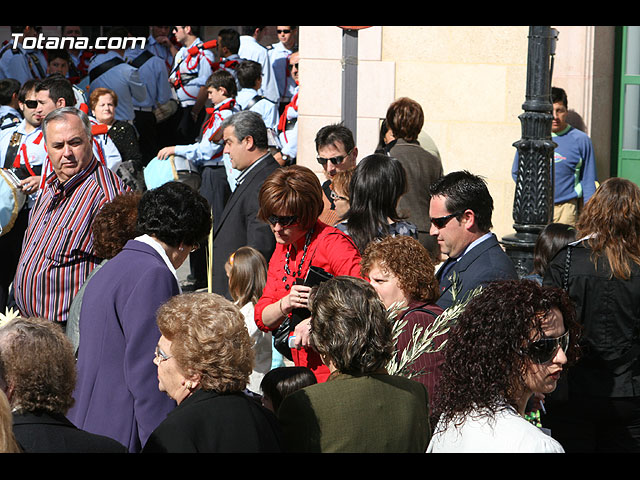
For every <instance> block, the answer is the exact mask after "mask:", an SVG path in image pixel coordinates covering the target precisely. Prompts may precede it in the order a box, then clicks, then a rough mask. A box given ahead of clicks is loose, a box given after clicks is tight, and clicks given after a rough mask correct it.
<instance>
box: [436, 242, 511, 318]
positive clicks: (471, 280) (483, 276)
mask: <svg viewBox="0 0 640 480" xmlns="http://www.w3.org/2000/svg"><path fill="white" fill-rule="evenodd" d="M452 261H454V262H455V260H451V259H449V260H447V261H446V262H445V263H444V264H443V265H442V267H440V269H439V270H438V273H436V278H437V279H438V282H440V291H441V292H442V293H441V295H440V298H439V299H438V301H437V302H436V304H437V305H439V306H440V307H442V308H443V309H446V308H448V307H450V306H451V304H452V303H453V298H452V295H451V290H452V289H451V287H452V283H451V280H452V277H453V272H456V273H457V276H458V282H459V286H458V297H457V298H458V300H462V299H463V298H464V297H465V296H466V295H467V294H468V293H469V292H470V291H471V290H473V289H475V288H476V287H478V286H479V285H483V284H486V283H489V282H492V281H494V280H516V279H517V278H518V273H517V272H516V269H515V266H514V265H513V262H512V261H511V259H510V258H509V257H508V256H507V254H506V253H505V252H504V250H502V247H501V246H500V244H499V243H498V239H497V238H496V236H495V235H494V234H491V237H490V238H488V239H487V240H485V241H483V242H481V243H480V244H478V245H476V246H475V247H474V248H472V249H471V250H469V251H468V252H467V253H466V254H465V255H464V256H463V257H462V258H461V259H460V260H459V261H458V262H456V263H455V264H454V266H453V267H452V268H451V269H450V270H449V271H448V272H447V273H446V275H445V276H444V278H442V274H443V272H444V271H445V270H446V269H447V266H448V264H449V263H450V262H452Z"/></svg>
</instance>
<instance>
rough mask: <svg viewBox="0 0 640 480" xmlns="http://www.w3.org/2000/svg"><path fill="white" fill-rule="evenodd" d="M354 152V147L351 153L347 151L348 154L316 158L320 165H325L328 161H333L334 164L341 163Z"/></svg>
mask: <svg viewBox="0 0 640 480" xmlns="http://www.w3.org/2000/svg"><path fill="white" fill-rule="evenodd" d="M352 152H353V149H352V150H351V151H350V152H349V153H347V154H346V155H339V156H337V157H331V158H323V157H316V158H317V160H318V163H319V164H320V165H323V166H324V165H326V164H327V162H331V163H333V164H334V165H340V164H341V163H342V162H343V161H344V159H345V158H347V157H348V156H349V155H351V153H352Z"/></svg>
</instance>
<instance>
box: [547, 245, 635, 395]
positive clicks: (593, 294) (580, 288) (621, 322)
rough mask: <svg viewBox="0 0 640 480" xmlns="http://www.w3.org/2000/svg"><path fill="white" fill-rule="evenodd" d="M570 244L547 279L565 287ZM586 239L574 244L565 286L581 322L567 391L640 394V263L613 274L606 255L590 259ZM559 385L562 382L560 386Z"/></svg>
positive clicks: (573, 392)
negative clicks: (624, 274)
mask: <svg viewBox="0 0 640 480" xmlns="http://www.w3.org/2000/svg"><path fill="white" fill-rule="evenodd" d="M568 248H569V247H565V248H564V249H562V250H560V251H559V252H558V253H557V254H556V256H555V257H554V258H553V260H552V261H551V262H550V264H549V268H548V269H547V272H546V274H545V276H544V280H543V284H544V285H551V286H555V287H560V288H563V285H564V282H563V277H564V272H565V263H566V259H567V251H568ZM591 254H592V251H591V249H590V248H589V246H588V245H587V244H586V242H579V243H577V244H576V245H575V247H573V248H571V256H570V260H571V261H570V267H569V270H568V277H567V279H568V283H567V290H568V292H569V296H570V297H571V300H573V302H574V303H575V307H576V313H577V320H578V322H579V323H580V324H581V325H582V329H583V330H582V339H581V341H580V345H581V358H580V359H579V360H578V362H577V363H576V365H574V366H572V367H570V368H569V369H568V386H569V395H570V396H571V395H576V396H585V395H586V396H593V397H639V396H640V363H639V362H638V355H639V354H640V267H639V266H638V265H635V264H633V265H632V267H631V278H630V279H629V280H620V279H617V278H615V277H614V278H610V276H611V269H610V268H609V262H608V261H607V260H606V258H604V257H601V258H599V259H598V261H597V263H593V261H592V260H591ZM558 388H559V389H560V386H559V387H558Z"/></svg>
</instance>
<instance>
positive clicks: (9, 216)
mask: <svg viewBox="0 0 640 480" xmlns="http://www.w3.org/2000/svg"><path fill="white" fill-rule="evenodd" d="M26 201H27V195H26V194H25V193H24V192H23V191H22V188H21V187H20V179H18V177H16V175H15V174H14V173H13V172H12V171H11V170H7V169H4V168H2V169H0V237H1V236H2V235H5V234H7V233H9V232H10V231H11V229H12V228H13V225H14V224H15V222H16V219H17V218H18V214H19V213H20V210H22V208H23V207H24V204H25V202H26Z"/></svg>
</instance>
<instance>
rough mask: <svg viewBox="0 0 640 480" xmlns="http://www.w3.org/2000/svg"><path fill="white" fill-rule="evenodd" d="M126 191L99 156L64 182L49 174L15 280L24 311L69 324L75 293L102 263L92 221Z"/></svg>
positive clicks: (37, 203) (25, 313) (25, 241)
mask: <svg viewBox="0 0 640 480" xmlns="http://www.w3.org/2000/svg"><path fill="white" fill-rule="evenodd" d="M127 189H128V188H127V187H126V186H125V185H124V184H123V183H122V182H121V181H120V179H119V178H118V177H117V176H116V175H115V174H114V173H113V172H111V171H110V170H109V169H108V168H107V167H106V166H104V165H103V164H101V163H100V162H98V161H97V160H96V158H95V157H93V158H92V159H91V161H90V162H89V164H88V165H87V167H86V168H84V169H83V170H81V171H80V172H78V173H77V174H76V175H74V176H73V177H71V178H70V179H69V180H67V181H66V182H64V183H62V182H61V181H60V179H59V178H58V177H57V176H56V174H55V173H51V174H50V175H49V176H48V177H47V179H46V181H45V183H44V186H43V188H42V190H41V192H40V195H39V196H38V199H37V200H36V203H35V205H34V207H33V208H32V210H31V215H30V217H29V226H28V228H27V231H26V233H25V237H24V242H23V246H22V254H21V256H20V260H19V262H18V269H17V272H16V276H15V280H14V289H15V299H16V304H17V306H18V308H19V310H20V313H21V314H22V315H26V316H38V317H44V318H47V319H49V320H52V321H55V322H61V323H62V324H63V325H64V324H65V322H66V320H67V316H68V314H69V307H70V306H71V301H72V300H73V297H74V296H75V294H76V293H77V292H78V290H79V289H80V286H81V285H82V283H83V282H84V281H85V279H86V278H87V276H88V275H89V273H90V272H91V270H93V268H94V267H95V266H96V265H97V264H98V263H99V262H100V259H99V258H97V257H96V256H95V255H94V254H93V238H92V234H91V225H92V223H93V219H94V218H95V216H96V214H97V213H98V211H99V210H100V208H102V206H103V205H104V204H105V203H107V202H110V201H111V200H113V198H114V197H116V196H117V195H118V194H120V193H123V192H124V191H126V190H127Z"/></svg>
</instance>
